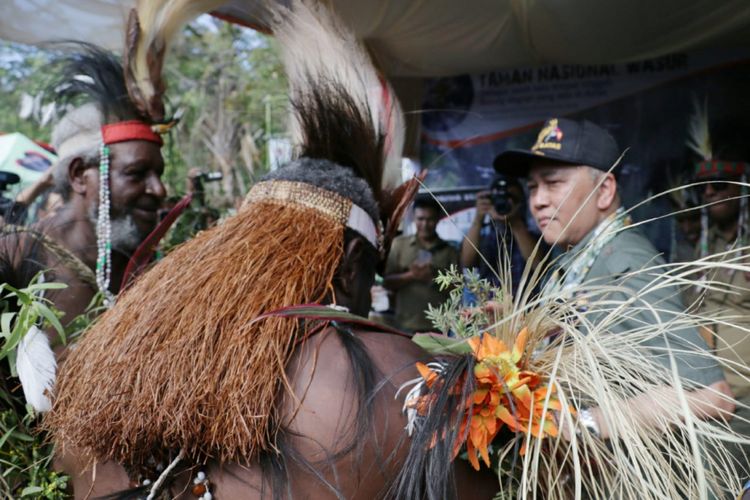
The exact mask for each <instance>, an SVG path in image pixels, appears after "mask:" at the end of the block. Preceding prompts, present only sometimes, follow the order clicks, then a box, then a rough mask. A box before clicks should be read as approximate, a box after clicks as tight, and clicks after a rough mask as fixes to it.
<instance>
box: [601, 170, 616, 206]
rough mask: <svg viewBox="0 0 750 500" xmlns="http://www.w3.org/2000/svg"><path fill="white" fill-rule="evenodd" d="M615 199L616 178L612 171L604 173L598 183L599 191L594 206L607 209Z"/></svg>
mask: <svg viewBox="0 0 750 500" xmlns="http://www.w3.org/2000/svg"><path fill="white" fill-rule="evenodd" d="M616 199H617V180H616V179H615V175H614V174H613V173H612V172H607V173H606V174H604V179H601V184H600V185H599V193H598V195H597V197H596V208H598V209H599V210H608V209H609V207H611V206H612V203H614V202H615V200H616Z"/></svg>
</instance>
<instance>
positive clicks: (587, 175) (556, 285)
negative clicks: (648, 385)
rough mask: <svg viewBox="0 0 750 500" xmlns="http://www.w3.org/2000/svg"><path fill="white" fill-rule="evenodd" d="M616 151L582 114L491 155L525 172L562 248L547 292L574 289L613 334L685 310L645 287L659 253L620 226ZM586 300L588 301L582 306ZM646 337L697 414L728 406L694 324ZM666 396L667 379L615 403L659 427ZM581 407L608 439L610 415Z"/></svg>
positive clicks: (669, 393)
mask: <svg viewBox="0 0 750 500" xmlns="http://www.w3.org/2000/svg"><path fill="white" fill-rule="evenodd" d="M619 157H620V150H619V148H618V146H617V143H616V142H615V140H614V138H613V137H612V136H611V135H610V134H609V133H608V132H606V131H605V130H604V129H602V128H600V127H598V126H597V125H595V124H593V123H591V122H588V121H584V122H575V121H572V120H567V119H562V118H561V119H550V120H548V121H547V122H546V123H545V126H544V127H543V128H542V130H541V132H540V133H539V136H538V138H537V141H536V143H535V144H534V146H533V147H532V148H531V149H530V150H514V151H506V152H505V153H504V154H501V155H500V156H498V158H497V159H496V161H495V168H496V169H497V170H498V171H501V172H506V173H509V174H510V173H513V174H515V175H519V176H523V175H525V176H527V178H528V189H529V208H530V210H531V214H532V216H533V217H534V219H535V221H536V222H537V224H538V226H539V229H540V230H541V232H542V237H543V238H544V240H545V241H546V242H547V243H548V244H550V245H557V246H558V247H560V248H561V249H562V250H563V251H564V252H565V254H564V255H563V257H562V258H561V261H560V267H559V269H558V271H556V272H555V273H554V274H553V276H552V278H551V279H550V281H549V282H548V283H547V285H546V288H545V290H544V291H543V293H546V294H548V295H549V296H550V297H552V296H557V297H559V296H560V294H563V296H564V294H566V293H569V294H571V295H573V297H576V296H580V297H581V309H582V310H583V311H585V313H584V314H585V318H586V320H587V321H589V322H591V324H597V325H598V326H599V327H602V328H603V329H605V331H608V332H611V333H612V334H617V333H621V332H624V331H630V330H633V329H636V328H639V327H643V326H646V325H650V324H653V323H655V322H656V321H657V320H658V321H661V322H662V323H663V322H667V321H669V320H670V318H671V317H672V315H673V314H678V313H680V312H681V311H683V310H684V307H683V305H682V303H681V301H680V299H679V293H678V292H679V291H678V290H677V289H676V288H675V287H668V286H665V287H661V288H657V289H653V288H652V289H651V290H649V291H648V293H644V292H643V290H644V287H646V286H647V285H648V284H649V283H650V282H652V280H654V279H655V278H658V277H659V276H660V274H659V271H658V266H659V265H660V264H663V263H664V261H663V259H662V258H661V256H659V254H658V253H657V251H656V249H655V248H654V247H653V246H652V245H651V244H650V243H649V241H648V240H647V239H646V238H645V237H643V236H642V235H641V234H639V233H638V232H636V231H633V230H623V229H624V228H625V226H627V225H628V223H629V221H628V218H627V217H626V215H625V214H624V211H623V209H622V208H621V206H620V203H621V202H620V196H619V194H618V191H617V179H616V177H615V175H614V174H613V173H612V172H611V170H612V168H613V166H614V165H616V164H617V162H618V159H619ZM647 269H652V271H647ZM582 283H586V284H592V285H612V286H617V287H619V289H620V290H621V291H611V292H608V294H607V295H606V299H611V302H609V303H610V304H613V303H616V304H617V305H622V304H623V302H625V301H628V300H632V302H631V303H629V304H628V306H626V307H624V308H620V309H618V310H616V311H615V310H612V308H611V307H609V306H607V303H608V302H607V300H598V301H597V302H596V303H595V304H594V303H593V302H592V303H591V304H587V303H586V302H585V295H586V294H581V287H580V286H579V285H581V284H582ZM593 288H594V287H592V289H593ZM626 291H627V292H626ZM599 299H602V297H601V296H600V297H599ZM647 304H648V305H651V306H653V307H654V308H655V309H658V314H659V316H660V317H659V318H655V317H654V314H657V313H655V312H653V311H650V310H648V308H647V307H644V306H645V305H647ZM589 306H593V307H592V310H588V311H586V309H587V308H588V307H589ZM602 322H605V323H602ZM645 345H646V346H648V347H649V348H650V349H649V351H650V352H651V354H652V356H653V359H654V360H655V361H657V362H658V363H660V364H662V365H665V366H667V367H671V366H672V362H671V359H674V367H675V368H676V370H677V372H678V374H679V376H680V378H681V379H682V380H683V381H684V382H685V383H686V386H687V387H689V388H692V389H693V390H691V391H690V392H689V393H687V399H688V405H689V407H690V409H691V410H692V411H693V413H694V414H696V415H698V416H700V417H703V418H710V417H716V416H720V415H723V416H727V415H729V414H731V412H732V411H733V410H734V405H733V404H732V402H731V399H729V398H730V397H731V391H730V389H729V386H728V384H727V382H726V381H725V380H724V377H723V374H722V372H721V369H720V368H719V366H718V364H717V363H716V361H715V360H714V359H713V358H712V357H710V356H707V355H706V350H707V347H706V344H705V342H704V341H703V339H702V337H701V336H700V335H699V334H698V332H697V331H696V330H695V329H694V328H685V327H682V328H679V329H677V328H676V329H673V330H671V331H669V332H668V333H667V334H666V335H662V336H653V337H649V339H648V340H647V341H646V342H645ZM670 358H671V359H670ZM693 384H697V386H694V385H693ZM665 398H669V399H672V400H677V399H678V398H679V394H678V393H677V391H676V390H675V389H674V388H672V387H664V388H663V389H659V390H654V391H653V393H652V392H645V393H641V394H639V395H637V396H634V397H632V398H630V399H627V400H624V401H621V402H620V403H619V404H621V405H623V413H625V411H627V413H628V414H632V415H637V417H638V419H639V422H638V424H639V425H642V426H658V425H659V423H660V422H663V421H664V419H670V418H678V417H677V416H675V415H664V414H663V413H664V411H665V410H664V405H661V404H659V402H660V401H664V399H665ZM585 411H586V412H587V418H586V419H585V425H587V426H589V427H590V428H591V429H592V430H593V431H594V432H596V433H598V434H599V435H600V437H602V438H609V437H610V435H609V431H608V428H607V422H606V421H605V420H604V418H602V413H601V412H600V411H599V409H598V408H590V409H587V410H585ZM582 421H584V419H583V418H582Z"/></svg>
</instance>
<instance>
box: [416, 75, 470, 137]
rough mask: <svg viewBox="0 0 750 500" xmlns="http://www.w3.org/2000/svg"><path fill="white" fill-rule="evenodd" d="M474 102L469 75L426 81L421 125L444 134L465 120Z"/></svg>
mask: <svg viewBox="0 0 750 500" xmlns="http://www.w3.org/2000/svg"><path fill="white" fill-rule="evenodd" d="M472 102H474V83H473V82H472V80H471V77H470V76H469V75H461V76H455V77H450V78H435V79H433V80H428V82H427V85H426V86H425V98H424V101H423V106H424V110H425V111H424V113H423V115H422V125H423V126H424V128H425V129H426V130H428V131H432V132H444V131H446V130H450V129H451V128H453V127H455V126H456V125H458V124H460V123H461V122H463V121H464V120H465V119H466V116H467V115H468V113H469V109H471V104H472Z"/></svg>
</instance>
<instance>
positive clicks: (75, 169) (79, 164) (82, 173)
mask: <svg viewBox="0 0 750 500" xmlns="http://www.w3.org/2000/svg"><path fill="white" fill-rule="evenodd" d="M90 168H91V167H89V166H88V165H86V164H85V163H84V161H83V160H82V159H81V158H73V160H72V161H71V162H70V163H69V164H68V181H69V182H70V188H71V189H72V190H73V191H74V192H76V193H78V194H80V195H84V196H85V195H86V191H87V190H88V189H89V184H88V182H87V180H88V174H87V171H88V170H89V169H90Z"/></svg>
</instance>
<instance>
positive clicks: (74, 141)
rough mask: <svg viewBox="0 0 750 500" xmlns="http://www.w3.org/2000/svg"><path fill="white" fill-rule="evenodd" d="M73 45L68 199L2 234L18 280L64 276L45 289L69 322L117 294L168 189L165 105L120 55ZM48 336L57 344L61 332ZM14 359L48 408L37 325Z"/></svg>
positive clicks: (64, 168)
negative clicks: (136, 82) (132, 92)
mask: <svg viewBox="0 0 750 500" xmlns="http://www.w3.org/2000/svg"><path fill="white" fill-rule="evenodd" d="M71 48H72V49H73V50H74V52H71V53H68V54H67V55H64V56H62V57H61V59H60V60H59V61H58V66H59V68H58V71H59V72H60V74H61V75H62V76H61V78H60V80H59V81H57V82H56V83H55V85H54V92H55V95H56V100H57V102H58V104H65V105H67V112H66V113H65V115H64V116H63V117H62V119H61V120H60V121H59V122H58V123H57V124H56V126H55V128H54V130H53V133H52V143H53V145H54V147H55V149H56V151H57V153H58V156H59V158H60V160H59V162H58V163H57V164H56V165H55V167H54V169H55V170H54V180H55V183H56V189H57V190H58V191H59V192H60V194H61V195H62V197H63V199H64V203H63V205H62V206H61V207H60V209H59V210H58V211H57V212H56V213H55V214H54V215H53V216H51V217H48V218H46V219H44V220H42V221H40V222H39V223H37V224H36V225H34V226H32V227H31V228H22V227H13V226H7V227H5V228H4V232H5V235H4V237H3V239H2V242H1V243H2V245H3V249H4V255H5V256H6V259H7V261H6V263H5V264H6V268H5V270H4V274H5V280H6V281H7V282H8V283H10V284H11V285H14V286H16V287H18V288H23V287H25V286H26V285H27V284H28V282H29V281H30V280H31V279H32V278H33V276H34V275H35V274H36V273H38V272H43V276H44V278H43V279H44V280H45V281H47V282H50V281H54V282H60V283H64V284H65V285H67V286H66V288H64V289H56V290H48V291H47V293H46V297H45V298H46V299H48V300H50V301H51V303H52V304H53V305H54V306H55V307H56V308H57V309H58V310H59V311H61V312H62V313H63V314H64V316H63V318H61V320H62V324H63V325H67V324H68V323H70V322H71V321H72V320H73V319H75V318H76V317H77V316H78V315H80V314H82V313H84V312H85V310H86V309H87V306H89V304H91V303H92V301H93V300H94V298H95V296H97V294H102V295H103V296H104V301H105V303H107V304H110V303H111V302H112V301H113V300H114V296H115V295H116V294H117V293H118V291H119V290H120V287H121V284H122V282H123V277H124V274H125V270H126V267H127V265H128V263H129V261H130V258H131V256H132V255H133V254H134V252H135V251H136V249H137V248H138V247H139V246H140V244H141V243H142V242H143V241H144V240H145V239H146V237H147V236H148V235H149V234H150V233H151V232H152V231H153V229H154V228H155V227H156V224H157V222H158V218H157V210H158V209H159V207H160V204H161V201H162V199H163V198H164V197H165V195H166V191H165V188H164V185H163V184H162V182H161V175H162V173H163V171H164V161H163V159H162V155H161V146H162V139H161V137H160V135H159V134H158V133H157V132H156V131H155V128H154V127H155V125H156V124H158V123H160V122H162V121H164V112H163V106H162V107H161V108H160V109H159V110H153V109H152V110H150V111H149V110H148V109H147V108H146V107H145V106H139V105H138V104H137V101H135V100H133V99H132V98H131V97H130V96H129V95H128V91H127V90H126V82H125V77H124V71H123V65H122V63H121V62H120V60H119V59H118V58H116V57H115V56H114V55H112V54H110V53H108V52H106V51H104V50H101V49H99V48H96V47H94V46H91V45H83V44H82V45H78V46H74V47H71ZM154 102H155V101H154ZM53 333H54V332H53ZM49 340H51V341H53V347H54V348H55V350H56V351H58V352H59V351H60V350H61V347H62V346H59V345H57V344H55V342H56V341H57V335H56V334H54V335H50V337H49ZM17 367H18V373H19V377H20V379H21V382H22V386H23V389H24V394H25V396H26V400H27V401H28V402H29V403H31V404H32V405H33V406H34V407H35V409H36V410H37V411H46V410H48V409H49V400H48V397H47V395H46V394H45V391H46V390H49V389H51V387H52V382H53V380H54V374H55V370H56V367H55V360H54V356H52V351H50V345H49V342H48V338H47V337H46V336H45V335H44V334H43V333H42V332H41V331H40V330H39V329H38V328H37V327H35V326H34V327H32V328H31V330H30V331H29V333H28V334H27V335H25V336H24V338H23V340H22V341H21V343H20V345H19V348H18V360H17Z"/></svg>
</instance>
